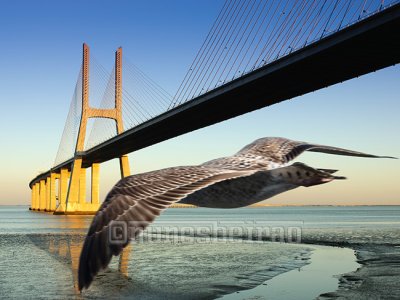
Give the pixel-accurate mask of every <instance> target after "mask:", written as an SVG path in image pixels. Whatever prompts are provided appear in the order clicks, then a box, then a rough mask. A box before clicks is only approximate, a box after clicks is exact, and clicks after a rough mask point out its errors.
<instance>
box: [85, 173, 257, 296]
mask: <svg viewBox="0 0 400 300" xmlns="http://www.w3.org/2000/svg"><path fill="white" fill-rule="evenodd" d="M251 173H252V172H251ZM249 174H250V172H243V171H242V172H238V171H231V170H221V169H213V168H207V167H204V166H192V167H176V168H169V169H164V170H159V171H153V172H149V173H144V174H139V175H134V176H129V177H126V178H124V179H121V180H120V181H119V182H118V183H117V184H116V185H115V186H114V187H113V189H112V190H111V191H110V192H109V194H108V195H107V197H106V199H105V201H104V202H103V204H102V205H101V207H100V208H99V210H98V212H97V213H96V215H95V217H94V218H93V221H92V224H91V226H90V228H89V231H88V234H87V236H86V239H85V241H84V244H83V247H82V252H81V256H80V260H79V271H78V274H79V289H80V290H82V289H83V288H87V287H89V285H90V284H91V282H92V280H93V278H94V276H95V275H96V274H97V273H98V272H99V271H100V270H101V269H104V268H105V267H106V266H107V265H108V264H109V263H110V260H111V258H112V255H118V254H119V253H120V252H121V251H122V249H123V248H124V247H125V246H127V245H128V243H129V241H130V238H134V237H136V236H137V235H138V234H139V233H140V232H141V231H142V230H144V229H145V228H146V227H147V226H148V225H149V224H150V223H151V222H153V221H154V219H155V218H156V217H157V216H159V215H160V214H161V212H162V211H163V210H165V209H166V208H168V207H169V206H170V205H171V204H172V203H174V202H178V201H180V200H181V199H183V198H184V197H186V196H187V195H189V194H191V193H193V192H195V191H197V190H199V189H202V188H204V187H206V186H208V185H211V184H213V183H216V182H219V181H223V180H226V179H232V178H237V177H240V176H247V175H249ZM118 222H125V224H126V225H128V226H126V229H127V231H126V232H120V233H123V234H125V236H123V239H122V240H121V242H120V241H116V242H115V241H112V240H111V239H110V233H112V231H113V230H117V232H118V227H115V226H116V225H121V224H120V223H118ZM132 223H133V226H132ZM120 229H121V230H123V227H121V228H120Z"/></svg>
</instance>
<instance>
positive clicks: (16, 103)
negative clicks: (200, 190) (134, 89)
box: [0, 0, 400, 204]
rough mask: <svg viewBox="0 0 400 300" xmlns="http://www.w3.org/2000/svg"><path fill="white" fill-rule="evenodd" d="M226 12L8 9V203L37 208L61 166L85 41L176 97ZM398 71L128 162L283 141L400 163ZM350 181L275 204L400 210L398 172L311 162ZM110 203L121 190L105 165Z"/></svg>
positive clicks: (312, 157)
mask: <svg viewBox="0 0 400 300" xmlns="http://www.w3.org/2000/svg"><path fill="white" fill-rule="evenodd" d="M222 4H223V2H222V1H216V0H208V1H205V0H202V1H118V2H115V1H4V2H2V4H1V10H0V41H1V45H2V47H1V50H0V51H1V52H0V53H1V55H0V87H1V94H0V99H1V106H2V107H1V108H2V117H1V118H0V126H1V131H0V139H1V148H0V151H1V152H0V160H1V171H0V204H28V203H29V201H30V190H29V188H28V182H29V181H30V180H31V179H32V178H33V177H34V176H35V175H36V174H37V173H38V172H40V171H45V170H47V169H49V167H51V166H52V164H53V162H54V158H55V155H56V152H57V149H58V145H59V141H60V138H61V134H62V131H63V127H64V122H65V119H66V116H67V113H68V109H69V105H70V100H71V97H72V94H73V89H74V87H75V82H76V78H77V73H78V71H79V68H80V64H81V55H82V54H81V47H82V43H83V42H86V43H88V44H89V45H90V47H91V53H92V54H93V55H94V56H95V57H96V60H97V61H99V62H101V63H102V64H103V65H104V66H105V67H106V68H111V67H112V64H113V59H114V51H115V49H116V48H117V47H119V46H122V47H123V49H124V54H125V56H127V57H129V59H130V61H132V62H133V63H134V64H135V65H137V66H138V67H140V68H141V69H142V70H143V71H145V72H146V74H147V75H149V76H150V77H151V78H152V79H153V80H154V81H156V82H157V83H159V84H160V85H161V86H162V87H164V88H165V89H166V90H167V91H168V92H169V93H170V94H174V92H175V91H176V90H177V88H178V86H179V84H180V82H181V81H182V79H183V77H184V75H185V72H186V71H187V69H188V67H189V65H190V63H191V62H192V60H193V58H194V56H195V54H196V52H197V50H198V49H199V47H200V46H201V44H202V42H203V39H204V38H205V36H206V35H207V32H208V30H209V29H210V27H211V24H212V22H213V21H214V19H215V17H216V16H217V14H218V11H219V9H220V8H221V6H222ZM399 95H400V67H399V66H394V67H389V68H386V69H384V70H380V71H378V72H375V73H371V74H368V75H366V76H362V77H361V78H356V79H353V80H350V81H347V82H344V83H342V84H338V85H335V86H331V87H329V88H326V89H323V90H320V91H317V92H314V93H310V94H307V95H304V96H302V97H298V98H295V99H292V100H289V101H286V102H283V103H280V104H278V105H274V106H272V107H267V108H264V109H261V110H258V111H255V112H252V113H249V114H246V115H243V116H241V117H238V118H235V119H232V120H229V121H226V122H223V123H220V124H216V125H214V126H211V127H208V128H205V129H201V130H198V131H195V132H192V133H190V134H186V135H184V136H182V137H178V138H174V139H171V140H169V141H166V142H163V143H160V144H157V145H154V146H152V147H149V148H147V149H144V150H141V151H138V152H135V153H132V154H130V160H131V168H132V170H133V172H135V173H136V172H143V171H148V170H152V169H158V168H162V167H167V166H174V165H187V164H197V163H201V162H203V161H205V160H209V159H212V158H216V157H220V156H225V155H230V154H233V153H234V152H236V151H237V150H239V149H240V148H241V147H242V146H244V145H245V144H247V143H249V142H251V141H252V140H254V139H256V138H259V137H263V136H284V137H288V138H292V139H298V140H305V141H310V142H316V143H321V144H328V145H335V146H340V147H347V148H351V149H355V150H360V151H365V152H370V153H374V154H382V155H392V156H397V157H400V139H399V129H400V118H399V112H400V96H399ZM299 160H301V161H303V162H306V163H308V164H310V165H312V166H315V167H325V168H338V169H339V170H340V171H341V174H343V175H345V176H348V177H349V179H348V180H347V181H344V182H343V181H341V182H335V183H330V184H326V185H322V186H318V187H313V188H308V189H306V188H302V189H298V190H295V191H291V192H289V193H286V194H283V195H281V196H278V197H276V198H274V199H271V200H270V201H269V202H271V203H290V204H299V203H303V204H329V203H332V204H335V203H337V204H348V203H354V204H363V203H365V204H380V203H383V204H400V186H399V184H398V173H399V171H400V161H393V160H373V159H370V160H368V159H362V158H349V157H336V156H331V155H322V154H316V153H313V154H311V153H310V154H306V155H304V156H302V157H301V158H300V159H299ZM101 172H102V179H101V180H102V195H104V194H105V193H106V192H107V190H108V189H109V188H110V187H111V186H112V184H113V183H115V181H116V180H117V179H118V169H117V162H116V161H110V162H108V163H105V164H104V165H102V169H101Z"/></svg>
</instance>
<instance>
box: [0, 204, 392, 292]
mask: <svg viewBox="0 0 400 300" xmlns="http://www.w3.org/2000/svg"><path fill="white" fill-rule="evenodd" d="M91 219H92V217H91V216H53V215H51V214H44V213H36V212H30V211H29V210H28V208H27V207H25V206H0V261H1V264H0V272H1V274H3V276H1V277H0V298H1V297H9V298H21V297H29V298H42V299H65V298H82V297H83V298H95V297H103V298H107V297H111V298H129V297H135V298H140V299H155V298H156V299H165V298H169V299H176V298H181V299H188V298H191V299H194V298H198V299H214V298H217V297H221V296H223V295H226V294H231V293H234V294H235V293H236V292H237V291H240V290H248V289H254V288H256V289H257V286H258V287H260V286H261V285H262V284H263V283H265V282H266V280H269V279H272V278H274V280H275V278H276V279H278V278H282V277H280V276H283V275H285V276H289V277H288V278H291V277H290V276H293V275H290V274H293V273H291V272H288V271H290V270H300V269H301V270H307V267H308V266H310V267H311V270H312V266H315V262H316V261H317V258H315V257H319V256H320V255H322V254H323V253H322V252H315V251H313V249H312V247H310V246H305V245H303V244H299V243H300V242H302V241H304V240H307V241H308V242H309V241H311V242H318V241H339V242H340V241H353V240H355V241H357V242H367V243H372V242H390V243H392V242H399V241H400V207H399V206H371V207H265V208H242V209H233V210H217V209H203V208H194V209H193V208H184V209H168V210H167V211H166V212H165V213H164V214H163V215H162V216H161V217H160V218H158V219H157V221H156V222H155V223H154V225H153V226H152V228H150V229H149V230H148V231H149V234H148V235H146V234H144V235H143V239H141V240H140V241H138V242H136V243H135V244H134V246H133V250H132V251H131V252H130V256H126V257H124V259H123V260H122V269H121V272H119V271H118V263H119V262H118V259H113V261H112V263H111V265H110V268H109V269H108V270H107V271H105V272H104V273H102V274H100V275H99V276H98V277H97V278H96V280H95V282H94V283H93V285H92V286H91V288H90V289H89V290H88V291H86V292H85V293H84V294H83V295H79V294H77V293H76V290H75V288H74V285H75V284H76V270H77V267H78V266H77V259H78V257H79V253H80V247H81V243H82V241H83V238H84V236H85V234H86V230H87V227H88V226H89V224H90V221H91ZM200 229H201V230H200ZM159 233H161V234H159ZM171 234H174V235H171ZM153 236H156V237H157V238H156V239H154V240H153V239H152V238H151V237H153ZM160 237H161V238H160ZM270 240H271V241H278V242H286V241H292V242H293V243H290V244H288V243H270V242H265V241H270ZM328 252H329V251H328ZM350 252H351V251H350ZM350 252H349V253H350ZM316 253H319V254H318V255H317V254H316ZM321 253H322V254H321ZM329 253H330V255H333V253H336V252H335V251H333V252H332V251H330V252H329ZM310 256H311V257H313V256H314V258H312V259H311V260H310ZM349 257H350V256H349ZM335 259H336V260H338V261H340V260H341V257H336V258H335V257H331V258H330V259H328V261H330V262H331V264H334V265H337V263H335ZM351 260H353V258H351ZM312 261H314V264H313V263H311V264H309V265H308V266H306V265H307V264H308V263H310V262H312ZM320 261H327V259H320ZM324 268H325V269H324ZM326 268H327V267H326V266H325V267H323V268H322V271H321V270H320V271H321V272H322V273H324V274H325V275H327V272H326ZM328 268H329V269H332V268H331V266H330V267H329V266H328ZM352 268H354V267H352ZM324 270H325V271H324ZM341 270H342V273H343V272H347V271H350V270H343V269H341ZM292 272H293V271H292ZM304 272H305V271H304ZM338 272H339V273H340V271H338ZM279 274H282V275H280V276H277V275H279ZM286 274H288V275H286ZM307 274H308V275H307ZM310 274H311V273H310V272H305V273H302V274H301V278H306V277H307V276H310ZM318 277H321V276H319V275H318ZM329 277H332V276H331V275H329ZM283 278H285V277H283ZM285 280H286V281H288V282H289V281H291V282H293V280H292V279H283V281H282V279H280V280H277V281H278V283H277V284H275V285H277V286H279V285H282V284H283V285H285V284H288V283H287V282H286V281H285ZM267 282H271V283H272V282H273V281H272V280H270V281H267ZM285 282H286V283H285ZM299 287H300V285H299ZM301 287H302V288H303V289H304V285H301ZM324 287H325V288H327V289H328V290H326V291H329V290H331V289H332V287H329V288H328V287H327V286H325V285H324ZM294 288H295V286H293V284H292V283H291V289H292V290H293V289H294ZM256 292H257V293H262V292H263V290H260V288H258V290H256ZM305 292H307V291H305ZM269 293H272V292H271V291H270V292H269ZM275 293H276V291H275ZM299 293H300V292H299ZM240 295H242V294H240ZM252 295H254V294H249V297H252ZM271 295H272V294H271ZM298 295H299V294H298ZM305 295H307V294H305ZM240 297H241V299H242V298H246V296H245V294H243V297H242V296H240ZM305 299H306V298H305Z"/></svg>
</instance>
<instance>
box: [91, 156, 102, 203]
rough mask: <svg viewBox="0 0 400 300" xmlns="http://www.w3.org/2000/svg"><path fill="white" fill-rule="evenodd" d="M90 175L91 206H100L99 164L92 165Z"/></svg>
mask: <svg viewBox="0 0 400 300" xmlns="http://www.w3.org/2000/svg"><path fill="white" fill-rule="evenodd" d="M91 175H92V180H91V196H92V197H91V198H92V204H94V205H100V164H93V165H92V170H91Z"/></svg>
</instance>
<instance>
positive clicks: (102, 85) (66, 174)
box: [29, 0, 400, 214]
mask: <svg viewBox="0 0 400 300" xmlns="http://www.w3.org/2000/svg"><path fill="white" fill-rule="evenodd" d="M399 61H400V3H399V1H398V0H396V1H393V0H392V1H382V0H381V1H378V0H352V1H350V0H346V1H345V0H321V1H315V0H314V1H312V0H310V1H308V0H286V1H274V0H260V1H251V0H247V1H245V0H236V1H228V0H227V1H226V2H225V3H224V5H223V7H222V9H221V11H220V13H219V15H218V17H217V18H216V20H215V22H214V24H213V25H212V28H211V30H210V32H209V33H208V35H207V37H206V39H205V41H204V43H203V45H202V47H201V48H200V50H199V51H198V53H197V55H196V57H195V59H194V61H193V63H192V65H191V66H190V68H189V70H188V72H187V74H186V76H185V77H184V79H183V80H182V83H181V85H180V87H179V88H178V90H177V92H176V93H175V95H174V96H171V95H169V94H168V93H167V92H166V91H164V90H163V89H162V88H161V87H160V86H158V85H157V84H156V83H154V82H153V81H152V80H151V79H150V78H149V77H148V76H146V75H145V74H144V73H143V72H142V71H140V70H139V69H137V68H136V67H135V66H134V65H133V64H131V63H130V62H129V61H128V60H126V59H125V58H124V59H123V57H122V49H121V48H120V49H118V50H117V52H116V58H115V68H114V69H113V71H112V72H111V74H110V73H108V72H107V71H106V70H104V68H103V67H101V65H100V64H99V63H97V61H96V60H93V59H90V57H89V47H88V46H87V45H84V47H83V62H82V67H81V70H80V72H79V76H78V80H77V84H76V87H75V91H74V95H73V98H72V101H71V106H70V111H69V113H68V116H67V121H66V124H65V128H64V132H63V134H62V138H61V143H60V146H59V150H58V153H57V156H56V160H55V163H54V166H53V167H52V168H51V169H50V170H48V171H47V172H44V173H42V174H39V175H38V176H36V177H35V178H34V179H33V180H32V181H31V182H30V184H29V186H30V188H31V189H32V205H31V209H33V210H41V211H42V210H43V211H54V212H55V213H60V214H63V213H89V212H94V211H96V210H97V208H98V206H99V203H100V199H99V165H100V163H102V162H105V161H107V160H110V159H113V158H119V161H120V169H121V176H122V177H124V176H128V175H129V174H130V170H129V162H128V157H127V154H128V153H130V152H132V151H135V150H139V149H142V148H145V147H147V146H150V145H153V144H155V143H158V142H161V141H164V140H166V139H169V138H172V137H176V136H178V135H181V134H184V133H187V132H190V131H193V130H196V129H199V128H202V127H205V126H208V125H211V124H215V123H217V122H221V121H223V120H226V119H229V118H233V117H235V116H238V115H241V114H244V113H247V112H250V111H253V110H256V109H259V108H262V107H265V106H268V105H272V104H275V103H279V102H281V101H284V100H287V99H291V98H293V97H296V96H299V95H303V94H305V93H308V92H311V91H315V90H318V89H321V88H323V87H327V86H330V85H333V84H336V83H339V82H342V81H345V80H348V79H351V78H354V77H357V76H361V75H363V74H367V73H369V72H373V71H376V70H379V69H381V68H385V67H387V66H391V65H394V64H397V63H399ZM123 70H124V71H123ZM89 83H90V84H89ZM94 99H102V100H101V103H100V104H99V105H98V106H99V107H98V108H94V107H93V106H91V105H90V103H92V102H93V100H94ZM88 125H89V127H90V125H91V129H90V130H89V128H88ZM87 168H91V199H90V201H87V200H86V169H87Z"/></svg>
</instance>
